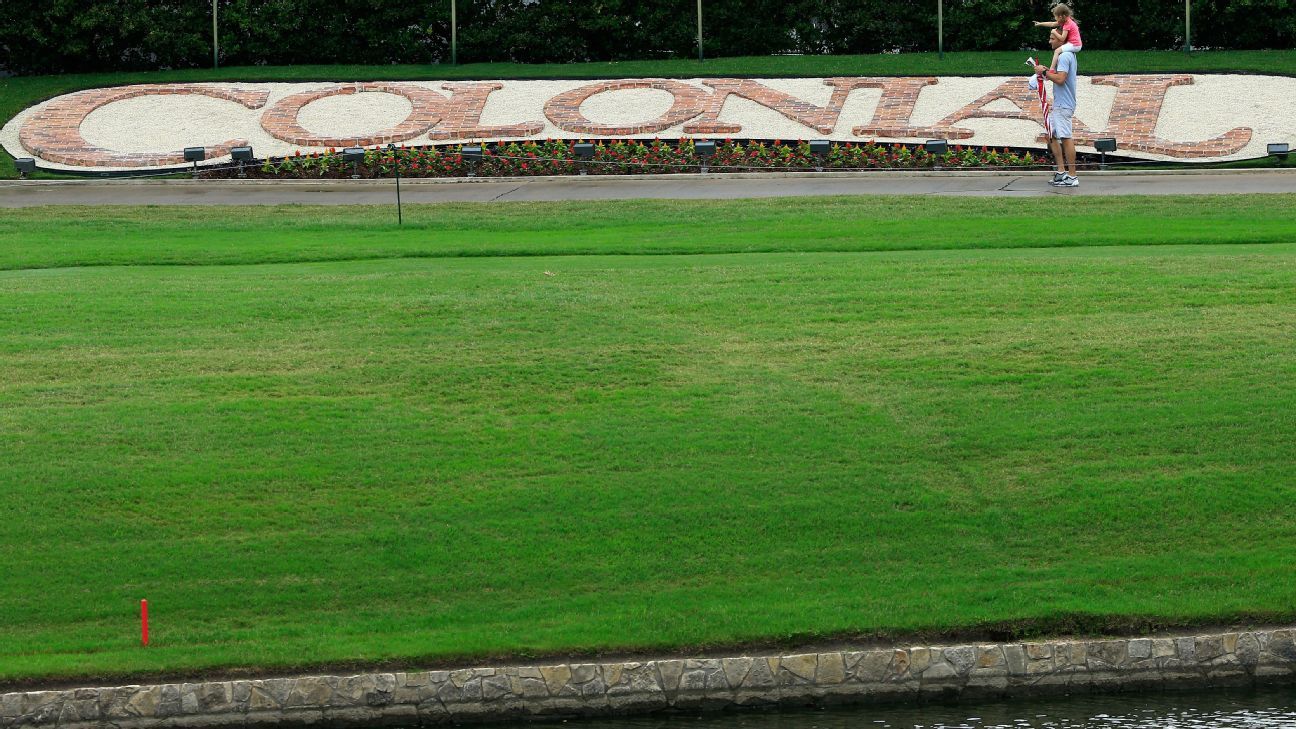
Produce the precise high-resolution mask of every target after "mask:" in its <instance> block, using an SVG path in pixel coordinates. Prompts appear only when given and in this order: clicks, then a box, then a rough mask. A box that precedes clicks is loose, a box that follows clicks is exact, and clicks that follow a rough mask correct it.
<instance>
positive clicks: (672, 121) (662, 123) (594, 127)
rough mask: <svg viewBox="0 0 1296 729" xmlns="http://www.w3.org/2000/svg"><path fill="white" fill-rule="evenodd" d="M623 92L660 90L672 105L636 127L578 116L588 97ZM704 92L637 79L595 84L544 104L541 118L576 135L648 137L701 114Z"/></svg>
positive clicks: (667, 81)
mask: <svg viewBox="0 0 1296 729" xmlns="http://www.w3.org/2000/svg"><path fill="white" fill-rule="evenodd" d="M624 89H660V90H662V91H666V92H669V93H670V95H671V96H673V97H675V103H673V104H671V108H670V109H669V110H667V111H666V113H665V114H663V115H661V116H660V117H657V118H656V119H651V120H649V121H646V122H642V123H640V124H636V125H633V126H631V125H624V126H617V125H614V124H595V123H594V122H592V121H590V120H589V119H586V118H585V115H584V114H581V110H580V108H581V104H584V103H585V101H586V100H588V99H589V98H590V97H593V96H596V95H598V94H601V93H604V92H606V91H621V90H624ZM706 97H707V93H706V92H705V91H703V90H701V89H699V88H697V87H694V86H689V85H688V84H686V83H681V82H679V81H672V80H670V79H660V78H658V79H637V80H627V81H599V82H597V83H592V84H588V85H586V86H582V87H580V88H578V89H572V90H571V91H566V92H564V93H561V94H558V95H557V96H555V97H553V98H552V99H550V100H549V101H548V103H546V104H545V116H546V117H548V118H549V121H551V122H553V123H554V125H555V126H557V127H558V128H559V129H562V130H564V131H568V132H576V133H579V134H597V135H603V136H614V137H617V136H626V135H630V134H651V133H653V132H660V131H662V130H665V129H670V128H671V127H673V126H676V125H678V124H683V123H684V122H686V121H688V120H689V119H692V118H693V117H695V116H697V115H698V114H701V113H702V111H703V109H704V108H705V106H706Z"/></svg>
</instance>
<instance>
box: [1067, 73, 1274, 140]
mask: <svg viewBox="0 0 1296 729" xmlns="http://www.w3.org/2000/svg"><path fill="white" fill-rule="evenodd" d="M1093 83H1095V84H1097V85H1099V86H1115V87H1116V88H1117V91H1116V99H1115V101H1113V102H1112V111H1111V121H1110V122H1109V123H1108V128H1107V131H1105V132H1103V133H1102V134H1098V135H1093V134H1090V135H1087V137H1086V138H1085V139H1084V140H1083V141H1085V142H1090V141H1092V139H1093V137H1095V136H1111V137H1115V138H1116V141H1117V142H1118V143H1119V144H1120V146H1121V148H1122V149H1130V150H1137V151H1141V152H1151V153H1152V154H1162V155H1165V156H1167V157H1224V156H1227V155H1230V154H1233V153H1235V152H1237V151H1238V150H1240V149H1242V148H1243V147H1245V146H1247V144H1249V143H1250V142H1251V135H1252V133H1253V130H1252V129H1250V128H1249V127H1237V128H1235V129H1230V130H1229V131H1227V132H1225V133H1224V134H1221V135H1220V136H1218V137H1214V138H1212V139H1207V140H1205V141H1202V142H1171V141H1168V140H1165V139H1161V138H1160V137H1158V136H1157V135H1156V125H1157V121H1158V120H1159V119H1160V118H1161V106H1162V104H1163V103H1164V102H1165V95H1166V91H1167V90H1168V89H1169V88H1170V87H1171V86H1191V85H1192V83H1193V77H1192V76H1189V75H1186V74H1176V75H1173V76H1143V75H1123V74H1122V75H1115V76H1095V77H1094V78H1093ZM1076 136H1077V137H1079V136H1080V135H1079V133H1078V130H1077V134H1076ZM1077 141H1080V140H1077Z"/></svg>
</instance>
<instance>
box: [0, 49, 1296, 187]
mask: <svg viewBox="0 0 1296 729" xmlns="http://www.w3.org/2000/svg"><path fill="white" fill-rule="evenodd" d="M1023 61H1024V55H1023V54H1022V53H1020V52H965V53H946V54H945V58H944V59H943V60H942V59H940V58H939V57H938V56H937V54H935V53H904V54H877V55H866V56H757V57H744V58H716V59H710V60H707V61H705V62H699V61H696V60H671V61H625V62H617V63H574V64H545V65H526V64H514V63H473V64H465V65H462V66H442V65H425V66H410V65H404V66H402V65H392V66H347V65H336V66H251V67H242V68H239V67H235V68H222V69H219V70H213V69H186V70H178V71H159V72H154V73H95V74H69V75H63V76H18V77H12V78H0V125H3V123H4V122H7V121H8V120H9V119H11V118H13V116H14V115H16V114H17V113H18V112H20V111H22V110H23V109H26V108H27V107H29V106H31V105H33V104H37V103H39V102H41V101H44V100H46V99H49V98H52V97H55V96H58V95H60V94H66V93H69V92H71V91H77V90H80V89H85V88H95V87H99V86H119V85H123V84H133V83H166V82H179V81H189V82H193V81H248V82H255V81H262V82H268V81H377V80H405V81H418V80H439V79H446V80H456V79H551V78H560V79H567V78H573V79H582V78H590V79H595V78H642V77H667V78H694V77H715V76H749V77H765V78H779V77H792V78H795V77H812V78H814V77H821V76H916V75H934V76H986V75H1013V74H1021V73H1022V72H1023V71H1022V68H1023V66H1022V63H1023ZM1162 71H1175V72H1196V73H1225V72H1240V73H1259V74H1272V75H1287V76H1292V75H1296V50H1278V51H1202V52H1195V53H1192V54H1187V53H1182V52H1178V51H1099V50H1092V51H1085V60H1084V72H1085V73H1086V74H1099V73H1152V72H1162ZM16 176H17V172H16V171H15V170H14V167H13V158H12V157H11V156H10V155H8V154H7V153H5V152H4V151H3V150H0V179H4V178H13V177H16ZM38 176H48V175H45V173H42V175H38Z"/></svg>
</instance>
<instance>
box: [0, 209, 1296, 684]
mask: <svg viewBox="0 0 1296 729" xmlns="http://www.w3.org/2000/svg"><path fill="white" fill-rule="evenodd" d="M1068 204H1069V205H1070V207H1069V208H1064V209H1062V210H1061V211H1059V212H1058V214H1056V215H1053V216H1051V217H1050V223H1051V225H1052V226H1053V227H1055V228H1056V229H1058V230H1066V231H1070V233H1069V235H1068V236H1066V238H1067V240H1066V241H1064V243H1065V245H1061V246H1059V247H1053V248H1041V247H1029V246H1046V245H1051V244H1052V243H1053V242H1052V241H1049V240H1046V239H1044V238H1042V237H1041V232H1040V224H1039V223H1040V221H1039V218H1038V217H1037V215H1038V212H1039V211H1038V210H1037V209H1035V208H1034V207H1033V206H1024V205H1022V204H1021V203H1020V201H1016V200H990V199H920V198H903V199H891V200H887V199H876V198H859V199H817V200H816V199H797V200H780V201H770V200H762V201H740V202H640V203H624V202H613V203H580V204H566V205H554V204H547V205H526V204H502V205H493V206H490V207H482V206H468V205H463V206H438V207H431V206H429V207H416V208H411V210H410V212H409V218H410V220H411V221H412V222H411V224H409V225H407V226H406V227H405V228H404V229H401V230H397V229H396V228H395V227H394V226H392V225H390V224H389V223H388V222H386V221H387V220H389V217H390V212H391V211H390V210H388V209H365V208H360V209H339V208H304V207H285V208H270V209H267V208H248V209H201V208H187V209H179V208H138V209H108V208H101V209H34V210H19V211H11V212H6V213H5V220H6V222H5V225H3V226H0V269H3V270H0V524H3V525H4V528H3V529H0V564H3V570H4V572H3V575H4V579H3V580H0V683H4V682H10V683H12V682H13V681H17V680H28V679H38V678H52V677H61V678H66V677H71V678H79V679H84V680H90V679H91V678H95V679H100V678H102V679H106V680H107V679H113V678H121V679H124V678H128V677H129V678H132V679H134V678H140V677H142V676H148V675H150V674H164V675H167V676H172V677H174V676H177V675H181V674H184V673H187V672H193V671H200V670H207V669H220V668H228V667H250V668H254V669H285V668H294V667H304V666H320V665H338V664H356V665H359V664H366V663H368V664H372V663H376V662H396V663H401V664H406V665H412V664H426V663H430V662H434V661H447V660H456V659H464V660H475V659H481V658H483V657H487V656H502V657H513V658H517V657H525V656H534V655H541V654H551V653H554V654H562V653H571V652H583V653H588V652H591V651H598V650H621V649H627V650H672V649H688V648H695V647H698V646H718V645H726V644H736V643H740V642H745V641H754V642H757V643H764V644H767V645H768V644H774V643H778V642H780V641H788V640H793V639H814V638H826V637H830V636H850V635H880V634H889V635H913V634H917V633H923V632H926V633H928V634H931V633H940V632H949V631H965V632H969V633H977V632H978V631H981V633H982V634H985V630H986V626H998V627H999V629H1004V630H1008V631H1013V630H1017V631H1020V632H1025V633H1038V632H1050V631H1059V630H1064V629H1067V628H1071V627H1078V628H1080V629H1085V630H1090V631H1101V630H1104V629H1117V628H1120V627H1122V626H1130V625H1144V626H1172V625H1183V624H1202V623H1212V622H1216V621H1227V620H1235V619H1237V620H1247V619H1256V620H1261V619H1265V620H1290V619H1293V618H1296V582H1293V581H1292V580H1291V579H1290V572H1291V565H1292V563H1293V560H1296V519H1293V516H1296V498H1294V497H1296V494H1294V493H1293V486H1292V484H1293V483H1294V482H1296V440H1294V439H1293V438H1292V437H1291V436H1292V433H1293V432H1296V355H1294V354H1293V350H1292V347H1291V342H1292V341H1293V336H1294V335H1296V285H1294V284H1296V220H1294V219H1292V218H1291V217H1290V216H1279V215H1276V214H1274V211H1275V210H1282V209H1290V208H1291V207H1292V206H1293V205H1296V197H1293V196H1257V197H1218V198H1192V199H1187V198H1185V199H1177V198H1166V199H1156V200H1152V199H1147V198H1137V199H1135V198H1131V199H1119V198H1117V199H1112V198H1107V199H1102V200H1091V199H1078V200H1074V201H1069V202H1068ZM1090 244H1092V245H1090ZM642 254H654V255H642ZM140 598H147V599H149V601H150V605H151V608H152V614H153V620H154V623H153V631H154V633H153V638H154V645H153V646H152V647H150V648H149V649H147V650H145V649H141V648H139V647H138V646H137V641H138V637H137V630H138V625H137V610H138V601H139V600H140Z"/></svg>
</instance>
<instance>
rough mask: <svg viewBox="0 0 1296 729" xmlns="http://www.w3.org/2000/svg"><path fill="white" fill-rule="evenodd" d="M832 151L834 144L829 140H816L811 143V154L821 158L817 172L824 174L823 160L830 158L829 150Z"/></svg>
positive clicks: (816, 167) (816, 168)
mask: <svg viewBox="0 0 1296 729" xmlns="http://www.w3.org/2000/svg"><path fill="white" fill-rule="evenodd" d="M830 149H832V142H829V141H828V140H827V139H815V140H811V142H810V154H812V155H814V156H816V157H818V158H819V164H818V165H815V172H823V160H824V158H825V157H827V156H828V150H830Z"/></svg>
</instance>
